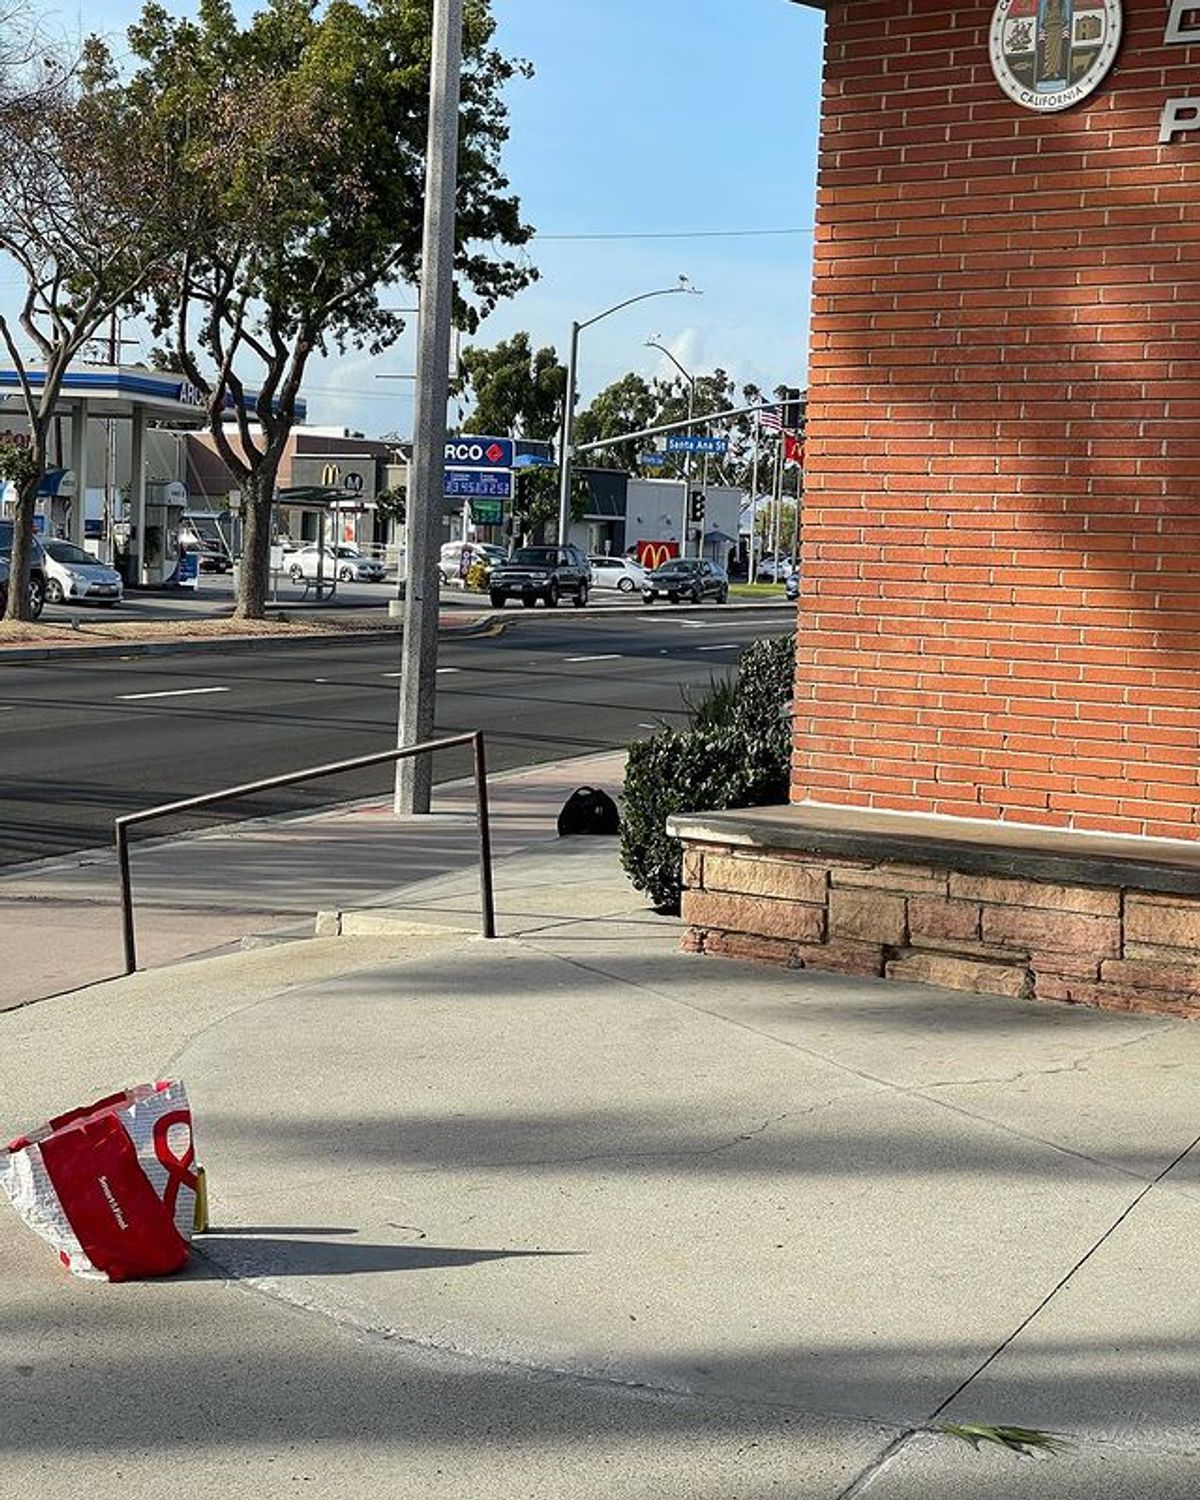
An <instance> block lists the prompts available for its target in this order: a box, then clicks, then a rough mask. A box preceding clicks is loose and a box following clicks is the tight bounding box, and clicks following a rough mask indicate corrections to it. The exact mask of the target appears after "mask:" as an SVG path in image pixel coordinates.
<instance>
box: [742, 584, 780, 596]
mask: <svg viewBox="0 0 1200 1500" xmlns="http://www.w3.org/2000/svg"><path fill="white" fill-rule="evenodd" d="M729 595H730V598H733V599H782V598H783V597H784V593H783V584H782V583H731V584H730V585H729Z"/></svg>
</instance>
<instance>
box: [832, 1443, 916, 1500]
mask: <svg viewBox="0 0 1200 1500" xmlns="http://www.w3.org/2000/svg"><path fill="white" fill-rule="evenodd" d="M919 1430H920V1429H919V1428H916V1427H908V1428H906V1429H905V1430H904V1431H903V1432H901V1433H899V1434H898V1435H897V1436H896V1437H894V1438H893V1439H892V1441H891V1442H890V1443H889V1444H888V1445H887V1447H886V1448H885V1449H884V1450H883V1452H882V1453H879V1454H877V1455H876V1456H875V1457H874V1458H873V1459H872V1460H871V1462H870V1463H869V1464H868V1465H867V1466H866V1468H865V1469H863V1471H862V1472H861V1473H860V1474H859V1475H858V1476H857V1478H855V1479H853V1480H851V1482H850V1484H849V1485H848V1486H847V1487H846V1489H844V1490H842V1491H841V1492H840V1494H839V1495H838V1496H837V1500H854V1497H855V1496H856V1495H861V1494H862V1493H863V1491H864V1490H865V1489H866V1487H867V1485H869V1484H871V1483H872V1482H873V1481H874V1480H875V1478H876V1477H877V1476H878V1475H879V1474H880V1473H881V1472H882V1471H883V1470H884V1469H885V1468H887V1466H888V1465H889V1464H890V1463H891V1462H892V1460H893V1459H894V1458H897V1457H898V1456H899V1454H900V1450H901V1449H902V1448H904V1447H906V1446H907V1444H908V1443H910V1442H911V1441H912V1439H913V1438H914V1437H916V1436H917V1433H918V1431H919Z"/></svg>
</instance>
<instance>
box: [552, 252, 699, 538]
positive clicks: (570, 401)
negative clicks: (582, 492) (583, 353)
mask: <svg viewBox="0 0 1200 1500" xmlns="http://www.w3.org/2000/svg"><path fill="white" fill-rule="evenodd" d="M680 292H687V293H688V294H689V295H690V296H693V297H699V296H701V295H702V293H701V292H700V290H699V289H698V288H697V287H694V286H693V285H692V284H691V282H690V281H689V280H688V278H687V277H686V276H681V277H680V278H679V285H678V286H667V287H660V288H659V289H658V290H657V291H653V292H642V293H641V294H640V295H639V296H637V297H627V298H626V299H625V301H624V302H618V303H617V304H616V306H615V307H610V308H607V309H606V310H605V311H604V312H602V313H597V314H596V316H595V317H594V318H588V319H587V321H586V322H584V323H572V324H571V350H570V354H569V355H568V357H567V389H566V393H565V395H564V397H563V420H562V445H561V448H562V451H561V452H560V453H559V455H558V473H559V487H558V545H559V546H560V547H562V546H564V545H565V544H566V540H567V532H568V531H569V530H570V526H571V458H572V447H573V444H574V441H575V399H576V398H575V372H576V369H577V368H578V365H579V335H580V334H581V333H582V332H583V330H584V329H585V328H590V327H591V326H592V324H593V323H600V322H602V321H603V320H604V319H605V318H611V317H612V315H613V313H619V312H621V311H622V310H623V309H624V308H626V307H632V306H633V305H634V303H635V302H647V301H649V299H650V298H651V297H674V296H678V294H679V293H680Z"/></svg>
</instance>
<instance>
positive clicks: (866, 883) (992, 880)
mask: <svg viewBox="0 0 1200 1500" xmlns="http://www.w3.org/2000/svg"><path fill="white" fill-rule="evenodd" d="M668 826H669V828H670V831H671V832H672V833H673V834H675V835H676V836H677V837H679V838H681V839H682V840H683V844H684V895H683V917H684V920H685V922H686V923H687V924H688V930H687V934H686V936H685V938H684V946H685V947H686V948H688V949H689V950H690V951H692V952H695V953H709V954H719V955H721V956H724V957H727V958H743V959H757V960H760V961H763V962H767V963H774V964H779V965H781V966H783V967H786V968H792V969H821V970H831V971H835V972H838V973H844V974H859V975H864V976H874V977H879V978H887V979H899V980H906V981H910V982H913V981H915V982H919V983H922V984H937V985H944V986H947V987H948V988H950V989H956V990H967V991H971V992H975V993H978V994H994V995H1007V996H1011V997H1013V998H1017V999H1028V1000H1048V1001H1061V1002H1066V1003H1068V1004H1076V1005H1091V1006H1098V1007H1100V1008H1101V1009H1105V1010H1118V1011H1137V1012H1144V1013H1147V1014H1157V1015H1169V1016H1178V1017H1185V1018H1189V1019H1192V1018H1196V1017H1200V843H1198V844H1197V845H1194V846H1193V845H1192V844H1190V843H1188V842H1185V841H1182V840H1179V841H1176V840H1160V839H1133V838H1128V837H1121V836H1116V835H1103V834H1096V835H1093V834H1090V833H1076V832H1069V831H1061V830H1048V829H1043V828H1033V827H1029V826H1025V825H1010V824H995V823H982V822H980V823H975V822H974V821H973V820H969V819H958V818H955V819H949V818H932V817H931V818H922V817H920V816H918V815H914V814H891V813H886V812H877V811H869V810H864V809H861V808H849V807H845V808H843V807H830V806H817V805H806V804H801V805H797V806H792V807H786V808H784V807H780V808H755V809H752V810H749V811H744V812H730V813H706V814H693V815H690V816H687V817H677V818H673V819H672V820H671V821H670V823H669V825H668Z"/></svg>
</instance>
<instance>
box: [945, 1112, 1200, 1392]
mask: <svg viewBox="0 0 1200 1500" xmlns="http://www.w3.org/2000/svg"><path fill="white" fill-rule="evenodd" d="M1197 1146H1200V1135H1198V1136H1197V1137H1196V1138H1195V1140H1194V1141H1192V1142H1191V1144H1190V1145H1187V1146H1185V1147H1184V1148H1183V1150H1182V1151H1181V1152H1180V1153H1179V1154H1178V1156H1176V1157H1175V1158H1174V1160H1172V1161H1169V1162H1168V1163H1167V1165H1166V1166H1165V1167H1164V1168H1163V1169H1162V1171H1161V1172H1160V1173H1159V1174H1158V1176H1157V1177H1155V1178H1154V1179H1153V1180H1152V1181H1150V1182H1148V1183H1147V1184H1146V1185H1145V1187H1144V1188H1143V1189H1142V1190H1141V1192H1140V1193H1138V1194H1137V1196H1136V1197H1135V1198H1134V1199H1133V1201H1132V1202H1131V1203H1129V1204H1128V1205H1127V1207H1126V1208H1124V1209H1123V1210H1122V1212H1121V1213H1120V1214H1119V1215H1118V1216H1117V1218H1116V1219H1114V1220H1113V1222H1112V1223H1111V1224H1110V1225H1109V1226H1108V1228H1107V1229H1106V1230H1105V1231H1104V1233H1103V1234H1102V1235H1101V1236H1100V1238H1099V1239H1098V1240H1097V1241H1096V1243H1095V1244H1094V1245H1092V1247H1091V1248H1090V1249H1089V1250H1086V1251H1084V1253H1083V1254H1082V1255H1081V1256H1080V1257H1079V1259H1078V1260H1077V1261H1076V1262H1075V1264H1074V1265H1073V1266H1072V1267H1071V1269H1070V1270H1069V1271H1068V1272H1067V1273H1066V1275H1064V1276H1062V1277H1060V1279H1059V1280H1058V1281H1057V1282H1056V1283H1055V1285H1054V1286H1052V1287H1051V1288H1050V1290H1049V1291H1048V1292H1047V1293H1046V1295H1045V1296H1044V1297H1043V1298H1042V1300H1041V1301H1040V1302H1039V1303H1038V1305H1037V1306H1036V1307H1035V1308H1034V1309H1033V1311H1032V1312H1031V1313H1030V1314H1029V1315H1028V1316H1027V1317H1026V1318H1023V1319H1022V1320H1021V1322H1020V1323H1018V1324H1017V1326H1016V1327H1015V1328H1014V1329H1013V1331H1012V1332H1011V1333H1010V1334H1009V1335H1008V1337H1007V1338H1006V1339H1005V1340H1004V1341H1003V1343H1001V1344H1000V1345H999V1346H998V1347H997V1348H995V1349H993V1350H992V1352H991V1353H990V1354H989V1355H988V1357H987V1358H986V1359H985V1360H984V1361H983V1363H982V1364H981V1365H980V1366H979V1368H978V1369H977V1370H974V1371H973V1372H972V1373H971V1374H970V1375H968V1376H967V1378H966V1379H965V1380H964V1381H962V1382H961V1383H960V1384H959V1385H958V1386H956V1387H955V1389H954V1390H952V1391H951V1392H950V1394H949V1395H948V1396H947V1397H946V1399H945V1400H944V1401H943V1402H942V1403H941V1405H940V1406H937V1407H935V1408H934V1410H933V1411H932V1412H931V1413H930V1415H929V1420H930V1422H932V1421H934V1419H935V1418H937V1417H940V1416H941V1414H942V1413H943V1412H944V1411H945V1410H946V1408H947V1407H948V1406H949V1405H950V1404H951V1403H952V1402H954V1401H956V1400H957V1399H958V1398H959V1396H961V1395H962V1393H963V1392H964V1391H965V1390H966V1389H967V1387H968V1386H969V1385H971V1383H972V1382H973V1381H975V1380H977V1379H978V1378H979V1376H980V1375H982V1374H983V1372H984V1371H985V1370H986V1369H987V1368H988V1366H989V1365H990V1364H992V1363H993V1362H994V1361H995V1360H997V1359H999V1357H1000V1355H1001V1354H1003V1353H1004V1351H1005V1349H1007V1348H1008V1346H1009V1345H1010V1344H1011V1343H1012V1342H1013V1341H1014V1339H1016V1338H1018V1337H1019V1336H1020V1335H1021V1334H1022V1333H1024V1331H1025V1330H1026V1328H1028V1327H1029V1325H1030V1324H1031V1323H1032V1322H1033V1320H1034V1319H1035V1318H1036V1317H1037V1316H1038V1315H1039V1314H1040V1313H1041V1312H1042V1311H1043V1310H1044V1309H1045V1308H1046V1307H1048V1306H1049V1305H1050V1303H1051V1302H1052V1301H1053V1300H1054V1298H1055V1297H1057V1296H1058V1294H1059V1292H1061V1291H1062V1289H1063V1288H1064V1287H1065V1286H1066V1285H1067V1283H1068V1282H1069V1281H1070V1280H1071V1279H1072V1278H1073V1277H1074V1276H1075V1274H1076V1273H1077V1272H1078V1271H1080V1270H1082V1269H1083V1267H1084V1266H1085V1265H1086V1264H1087V1263H1088V1261H1089V1260H1091V1258H1092V1256H1093V1255H1095V1254H1096V1252H1097V1251H1098V1250H1099V1249H1100V1248H1101V1246H1102V1245H1104V1244H1105V1243H1106V1242H1107V1241H1108V1240H1109V1239H1111V1238H1112V1236H1113V1235H1114V1234H1116V1232H1117V1230H1118V1229H1119V1228H1120V1227H1121V1225H1122V1224H1123V1223H1124V1222H1125V1220H1126V1219H1127V1218H1129V1216H1130V1214H1132V1213H1133V1211H1134V1209H1135V1208H1137V1207H1138V1205H1139V1204H1140V1203H1141V1201H1142V1199H1143V1198H1145V1197H1146V1196H1147V1195H1148V1194H1150V1193H1152V1192H1153V1191H1154V1189H1155V1188H1156V1187H1157V1186H1158V1185H1159V1183H1160V1182H1161V1181H1162V1180H1163V1178H1164V1177H1167V1176H1169V1174H1170V1173H1171V1172H1173V1171H1174V1170H1175V1168H1176V1167H1177V1166H1179V1164H1180V1163H1181V1162H1182V1161H1183V1160H1184V1159H1185V1158H1186V1157H1188V1156H1190V1155H1191V1153H1192V1152H1193V1151H1194V1150H1195V1149H1196V1147H1197Z"/></svg>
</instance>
